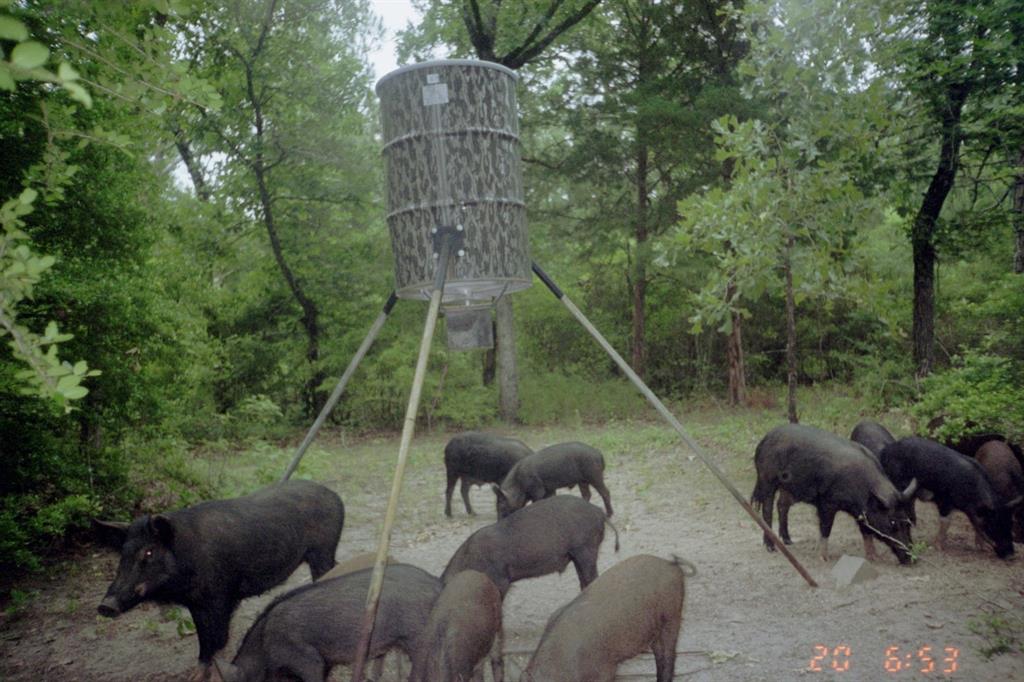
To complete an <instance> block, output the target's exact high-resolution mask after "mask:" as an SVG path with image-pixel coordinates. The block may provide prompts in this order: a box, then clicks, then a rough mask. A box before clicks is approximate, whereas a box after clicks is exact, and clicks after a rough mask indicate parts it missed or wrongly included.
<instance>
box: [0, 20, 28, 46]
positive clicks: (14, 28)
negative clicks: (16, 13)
mask: <svg viewBox="0 0 1024 682" xmlns="http://www.w3.org/2000/svg"><path fill="white" fill-rule="evenodd" d="M0 39H3V40H14V41H17V42H19V43H20V42H21V41H23V40H28V29H27V28H25V24H23V23H21V22H20V21H18V20H17V19H15V18H14V17H5V16H0Z"/></svg>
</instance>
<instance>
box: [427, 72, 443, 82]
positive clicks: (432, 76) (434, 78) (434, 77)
mask: <svg viewBox="0 0 1024 682" xmlns="http://www.w3.org/2000/svg"><path fill="white" fill-rule="evenodd" d="M427 82H428V83H431V84H433V83H440V82H441V74H438V73H428V74H427Z"/></svg>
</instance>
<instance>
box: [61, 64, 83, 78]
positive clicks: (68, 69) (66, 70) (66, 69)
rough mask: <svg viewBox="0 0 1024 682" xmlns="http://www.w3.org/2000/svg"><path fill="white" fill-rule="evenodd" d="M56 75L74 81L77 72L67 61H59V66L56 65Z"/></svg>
mask: <svg viewBox="0 0 1024 682" xmlns="http://www.w3.org/2000/svg"><path fill="white" fill-rule="evenodd" d="M57 77H58V78H60V79H61V80H62V81H76V80H78V72H77V71H75V69H74V67H73V66H71V65H70V64H68V63H67V62H61V63H60V66H58V67H57Z"/></svg>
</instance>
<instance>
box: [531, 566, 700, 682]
mask: <svg viewBox="0 0 1024 682" xmlns="http://www.w3.org/2000/svg"><path fill="white" fill-rule="evenodd" d="M691 568H692V567H691ZM689 575H693V573H692V572H691V573H689ZM684 596H685V581H684V573H683V571H682V569H681V568H680V566H679V563H678V560H677V562H672V561H666V560H664V559H659V558H658V557H656V556H651V555H650V554H640V555H637V556H632V557H630V558H628V559H626V560H625V561H621V562H619V563H618V564H616V565H615V566H612V567H611V568H609V569H608V570H607V571H605V572H604V573H602V574H601V577H599V578H598V579H597V580H595V581H594V582H592V583H591V584H590V585H588V586H587V589H585V590H583V592H581V593H580V594H579V596H577V597H576V599H574V600H573V601H571V602H570V603H568V604H566V605H565V606H563V607H562V608H561V609H559V610H558V611H556V612H555V613H554V614H553V615H552V616H551V618H550V619H549V620H548V624H547V627H545V628H544V634H543V636H542V637H541V640H540V645H539V646H538V647H537V650H536V651H535V652H534V654H533V657H532V658H531V659H530V662H529V664H527V666H526V669H525V670H524V671H523V675H522V677H520V678H519V681H520V682H549V681H551V680H558V682H612V680H614V679H615V671H616V669H617V668H618V666H619V664H620V663H622V662H623V661H626V660H628V659H630V658H633V657H634V656H636V655H638V654H640V653H642V652H644V651H648V650H650V651H653V653H654V664H655V667H656V670H657V675H658V678H657V679H658V682H669V681H670V680H672V678H673V675H674V672H675V663H676V640H677V639H678V637H679V627H680V625H681V623H682V618H683V599H684Z"/></svg>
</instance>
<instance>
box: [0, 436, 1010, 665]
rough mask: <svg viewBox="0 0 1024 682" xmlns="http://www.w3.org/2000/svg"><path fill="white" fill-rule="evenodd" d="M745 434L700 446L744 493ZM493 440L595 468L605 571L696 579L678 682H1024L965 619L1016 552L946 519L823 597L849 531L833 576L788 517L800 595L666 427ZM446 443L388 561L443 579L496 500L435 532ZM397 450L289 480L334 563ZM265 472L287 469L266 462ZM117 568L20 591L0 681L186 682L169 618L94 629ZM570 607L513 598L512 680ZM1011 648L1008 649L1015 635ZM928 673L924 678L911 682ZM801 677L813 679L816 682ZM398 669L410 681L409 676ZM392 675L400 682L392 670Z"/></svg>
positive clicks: (410, 490)
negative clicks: (306, 492) (305, 496)
mask: <svg viewBox="0 0 1024 682" xmlns="http://www.w3.org/2000/svg"><path fill="white" fill-rule="evenodd" d="M751 422H752V423H751V424H750V425H749V426H748V427H745V428H738V429H735V430H733V431H730V432H727V433H724V434H723V433H722V430H721V429H719V430H718V431H717V432H706V433H702V432H701V431H700V429H698V430H697V432H696V435H697V438H698V440H699V441H701V442H702V443H703V445H704V446H705V447H706V448H707V449H708V450H709V452H711V453H713V455H714V456H715V457H716V458H717V460H718V462H719V464H720V465H721V466H722V467H723V469H724V470H725V471H726V473H727V474H728V475H729V476H730V477H731V478H732V480H733V482H734V483H735V484H736V485H737V486H738V487H739V489H740V490H741V492H743V493H744V494H748V493H749V490H750V489H751V487H752V485H753V481H754V469H753V463H752V453H753V448H754V445H755V444H756V441H757V438H758V435H759V434H762V433H764V432H765V431H767V429H766V428H763V424H764V423H766V422H763V420H762V418H761V417H757V418H752V420H751ZM836 430H837V431H839V429H836ZM727 431H728V429H727ZM506 433H508V435H513V436H515V437H517V438H521V439H522V440H524V441H525V442H527V443H528V444H530V445H531V446H533V447H540V446H541V445H546V444H550V443H554V442H559V441H563V440H570V439H579V440H584V441H586V442H589V443H591V444H593V445H595V446H596V447H598V448H600V449H602V450H603V451H604V454H605V456H606V458H607V461H608V468H607V473H606V482H607V484H608V487H609V489H610V490H611V495H612V501H613V504H614V506H615V509H616V514H615V517H614V519H613V520H614V522H615V524H616V526H617V527H618V529H619V534H620V538H621V543H622V549H621V551H620V552H619V553H618V554H616V553H615V552H614V551H613V539H612V538H611V533H608V536H606V539H605V542H604V545H603V546H602V552H601V557H600V561H599V568H600V569H601V570H604V569H606V568H608V567H609V566H611V565H612V564H614V563H617V562H618V561H620V560H622V559H623V558H625V557H628V556H630V555H632V554H638V553H644V552H646V553H651V554H656V555H659V556H663V557H667V556H668V555H670V554H678V555H680V556H682V557H684V558H686V559H688V560H690V561H691V562H693V563H694V564H695V565H696V566H697V569H698V571H699V573H698V575H697V577H696V578H693V579H690V580H689V581H688V582H687V596H686V608H685V612H684V617H683V627H682V634H681V635H680V638H679V643H678V647H677V650H678V651H680V652H682V653H681V655H680V656H679V658H678V660H677V665H676V677H677V679H692V680H741V681H746V680H783V679H798V678H799V679H815V678H833V677H835V678H841V679H846V680H877V679H883V678H888V677H891V678H894V679H931V678H940V677H952V678H956V679H965V680H981V679H984V680H1011V679H1024V657H1022V656H1021V655H1020V654H1004V655H1000V656H996V657H995V658H993V659H991V660H986V659H985V658H984V657H983V656H982V655H981V654H980V653H979V650H980V649H982V648H983V647H985V646H988V645H990V644H992V640H991V638H988V639H986V638H984V637H982V636H979V635H977V634H974V633H972V632H971V630H970V629H969V627H968V620H969V619H972V618H974V619H977V618H979V617H984V616H985V615H986V614H989V613H996V614H999V615H1000V616H1002V617H1007V618H1011V619H1014V618H1016V619H1020V618H1022V617H1024V570H1022V565H1024V564H1022V559H1021V558H1020V555H1021V552H1024V547H1022V546H1020V545H1018V555H1017V558H1016V559H1014V560H1013V561H1010V562H1005V561H1001V560H998V559H996V558H995V556H994V554H993V553H991V552H981V551H978V550H975V549H974V547H973V533H972V531H971V530H970V528H969V526H968V523H967V520H966V518H965V517H963V516H962V515H959V514H957V515H955V520H954V523H953V525H952V527H951V529H950V538H951V543H950V544H951V549H950V550H949V551H948V552H947V553H944V554H942V553H939V552H937V551H936V550H934V549H929V550H927V551H926V552H925V554H924V556H923V561H922V562H921V563H919V564H918V565H916V566H913V567H900V566H898V565H897V563H896V560H895V557H894V556H893V555H892V553H891V552H890V551H889V550H888V549H887V548H885V547H884V545H881V544H880V543H879V544H878V550H879V554H880V556H881V559H880V561H879V562H877V563H876V564H874V566H875V568H876V569H877V570H878V571H879V573H880V575H879V577H878V578H876V579H874V580H871V581H869V582H866V583H863V584H859V585H854V586H851V587H847V588H843V589H836V588H835V585H834V581H833V580H832V578H831V575H830V570H831V567H832V565H833V564H834V563H835V559H838V557H839V556H840V555H841V554H843V553H845V554H852V555H856V556H860V555H861V554H862V545H861V541H860V534H859V533H858V532H857V528H856V525H855V523H854V522H853V520H852V519H850V518H849V517H848V516H844V515H840V516H839V517H838V518H837V521H836V525H835V528H834V530H833V533H832V538H831V543H830V551H831V553H832V557H833V561H832V562H830V563H829V564H825V563H823V562H822V561H821V560H820V559H818V558H817V549H816V540H817V522H816V517H815V514H814V510H813V508H812V507H810V506H808V505H798V506H796V507H794V509H793V512H792V514H791V519H790V523H791V531H792V534H793V538H794V542H795V544H794V545H793V551H794V553H795V554H796V556H797V557H798V558H799V559H800V561H801V562H803V564H804V565H805V566H806V567H807V569H808V570H809V571H810V572H811V574H812V575H813V576H814V578H815V579H816V580H817V581H818V583H819V584H820V587H819V588H818V589H812V588H810V587H808V586H807V585H806V584H805V583H804V581H803V580H802V579H801V578H800V576H799V575H798V574H797V573H796V572H795V571H794V570H793V569H792V567H790V565H789V563H788V562H787V561H786V560H785V558H783V557H782V556H781V555H779V554H777V553H776V554H769V553H767V552H766V551H765V549H764V547H763V546H762V544H761V532H760V530H759V529H758V528H757V526H756V525H755V524H754V522H753V521H752V520H751V519H750V518H749V517H748V516H747V515H746V514H745V512H743V510H742V509H741V508H740V507H739V505H737V504H736V503H735V502H734V501H733V500H732V498H731V497H730V496H729V495H728V493H726V492H725V491H724V489H722V487H721V486H720V484H719V483H718V482H717V481H716V480H715V479H714V478H713V476H712V475H711V474H710V473H709V472H708V471H707V470H706V469H705V467H704V466H703V464H702V463H701V462H700V461H699V460H697V459H694V458H692V457H691V456H690V453H689V452H688V451H687V450H686V448H685V446H683V445H682V444H681V443H679V444H678V445H677V444H676V443H675V436H674V434H672V433H671V432H669V430H668V429H667V428H662V427H661V426H660V425H650V424H641V425H639V426H638V425H625V426H624V425H621V424H619V425H611V426H592V425H587V426H585V427H580V428H575V429H573V428H568V427H563V428H559V429H546V430H544V429H532V430H527V429H513V430H510V431H506ZM449 436H450V434H449V435H438V434H433V435H426V436H424V437H421V438H417V440H416V443H415V444H414V452H413V460H412V462H411V463H410V469H409V473H408V475H407V480H406V483H405V486H404V489H403V498H402V505H401V511H400V514H399V519H398V522H397V524H396V528H395V532H394V535H393V538H392V549H391V553H392V554H393V555H394V556H395V557H397V558H398V559H399V560H402V561H406V562H409V563H413V564H416V565H418V566H421V567H422V568H424V569H426V570H428V571H430V572H432V573H434V574H440V572H441V571H442V569H443V568H444V566H445V564H446V562H447V560H448V558H449V557H450V556H451V554H452V553H453V552H454V551H455V549H456V548H457V547H458V545H459V544H460V543H461V542H462V541H463V539H465V537H466V536H467V535H468V534H469V533H470V532H472V531H473V530H474V529H476V528H478V527H480V526H482V525H484V524H487V523H491V522H493V521H494V501H493V500H494V498H493V495H492V493H491V492H490V491H489V490H488V489H482V488H475V489H474V491H473V497H472V502H473V505H474V507H475V508H476V510H477V511H478V516H476V517H467V516H466V515H465V511H464V510H463V508H462V504H461V500H459V499H458V497H457V495H456V500H454V501H453V502H454V503H453V510H454V514H455V516H454V518H453V519H446V518H445V517H444V514H443V506H444V500H443V492H444V468H443V465H442V463H441V462H442V460H441V452H442V449H443V446H444V443H445V442H446V441H447V439H448V437H449ZM726 441H727V442H726ZM397 443H398V438H397V437H387V438H378V439H365V440H363V441H358V442H356V443H351V444H349V443H346V444H345V445H342V443H339V442H338V441H337V440H332V438H331V437H327V438H325V439H324V440H322V441H321V445H320V446H319V448H318V449H315V450H314V451H313V452H312V453H311V455H310V459H311V460H313V461H312V462H311V463H309V464H307V463H304V467H306V466H308V467H309V468H308V469H306V470H305V473H304V472H303V471H300V475H303V476H309V477H312V478H316V479H318V480H321V481H324V482H326V483H327V484H328V485H331V486H332V487H334V488H335V489H337V490H338V491H339V492H340V493H341V495H342V498H343V499H344V500H345V504H346V507H347V511H348V518H347V520H346V526H345V530H344V532H343V533H342V538H341V543H340V545H339V547H338V558H339V559H344V558H347V557H348V556H351V555H353V554H356V553H359V552H363V551H368V550H371V549H373V547H374V546H375V543H376V539H377V535H378V533H379V532H380V520H381V519H382V517H383V510H384V506H385V503H386V499H385V498H386V492H385V491H386V490H388V489H389V487H390V467H391V463H393V461H394V457H395V453H396V452H397ZM286 456H287V453H282V454H281V456H280V457H281V458H284V457H286ZM271 464H272V466H270V468H272V469H274V470H276V471H281V470H283V465H281V466H280V468H277V465H278V463H277V462H276V461H275V462H272V463H271ZM310 472H312V473H310ZM568 494H574V493H568ZM598 501H599V500H598ZM918 516H919V521H918V526H917V528H916V529H915V534H914V537H915V539H924V540H929V541H930V540H931V539H932V538H933V537H934V534H935V532H936V529H937V515H936V513H935V510H934V505H929V504H924V503H919V504H918ZM115 568H116V560H115V557H114V556H113V555H112V554H108V553H106V552H103V551H100V550H92V551H90V552H88V553H85V554H83V555H82V556H80V557H79V558H78V559H76V560H74V561H72V562H69V564H68V565H67V568H66V571H65V573H64V574H63V575H60V576H57V577H54V578H51V579H49V580H40V581H36V582H33V583H31V584H28V583H26V584H24V585H22V586H20V589H21V590H24V591H28V590H35V591H37V594H36V595H35V597H34V598H33V599H31V600H30V601H29V602H28V604H27V605H25V606H24V607H22V608H19V609H16V610H14V611H15V612H14V613H13V614H8V615H5V616H3V621H2V622H0V627H2V634H0V679H3V680H10V681H11V682H16V681H20V680H26V681H27V680H68V681H71V680H79V681H83V682H84V681H93V680H97V681H98V680H111V681H122V680H153V681H156V680H181V679H184V677H185V675H186V674H187V673H188V672H189V671H190V670H191V668H192V667H193V665H194V662H195V657H196V654H197V652H198V646H197V643H196V639H195V636H194V635H192V636H184V637H182V636H179V634H178V628H179V625H180V623H179V620H180V619H179V618H176V617H174V616H173V615H169V613H168V609H166V608H161V607H157V606H154V605H144V606H141V607H138V608H136V609H134V610H133V611H131V612H129V613H127V614H125V615H123V616H121V617H120V618H118V619H116V620H107V619H104V618H101V617H99V616H97V615H96V611H95V608H96V605H97V604H98V603H99V601H100V599H101V598H102V596H103V593H104V591H105V590H106V587H107V585H108V583H109V581H110V580H111V578H112V577H113V574H114V571H115ZM308 580H309V573H308V571H307V570H306V568H305V567H302V568H300V569H299V571H297V572H296V574H295V575H293V576H292V578H291V579H290V580H289V581H288V584H287V585H285V586H282V587H280V588H278V589H277V590H274V591H273V592H272V593H268V594H266V595H263V596H262V597H260V598H256V599H250V600H248V601H246V602H244V603H243V604H242V606H241V608H240V609H239V610H238V611H237V612H236V614H235V617H234V620H233V621H232V639H231V642H230V643H229V645H228V647H227V649H226V650H225V651H223V652H222V653H221V657H226V658H230V657H231V656H232V655H233V653H234V650H235V649H236V647H237V646H238V642H239V640H240V638H241V636H242V635H243V634H244V633H245V630H246V629H247V627H248V625H249V624H250V623H251V622H252V621H253V619H254V618H255V617H256V615H257V614H258V613H259V611H260V609H261V608H262V607H263V606H264V605H265V604H266V603H267V602H268V601H269V600H270V599H271V598H272V597H273V596H274V595H276V594H279V593H280V592H281V591H283V590H285V589H288V588H290V587H293V586H295V585H297V584H300V583H304V582H307V581H308ZM578 590H579V586H578V583H577V579H576V575H575V572H574V571H573V570H572V569H571V568H570V569H569V570H568V571H566V572H565V573H564V574H562V575H557V576H547V577H544V578H539V579H534V580H528V581H523V582H520V583H517V584H516V585H515V587H513V589H512V591H511V592H510V594H509V596H508V598H507V599H506V602H505V607H504V614H505V615H504V617H505V627H506V633H507V634H506V649H507V650H508V651H509V652H510V655H509V656H508V659H507V660H508V667H509V673H510V674H509V675H508V678H509V679H511V680H515V679H517V678H518V674H519V670H520V669H521V668H522V667H523V666H524V665H525V664H526V661H527V659H528V656H529V652H530V651H532V649H533V648H534V647H535V645H536V643H537V641H538V639H539V637H540V634H541V632H542V630H543V627H544V624H545V622H546V621H547V618H548V616H549V615H550V614H551V613H552V612H553V611H554V610H555V609H556V608H557V607H558V606H560V605H561V604H563V603H565V602H567V601H569V600H570V599H572V598H573V597H574V596H575V595H576V593H577V592H578ZM1016 632H1017V633H1018V634H1019V633H1020V632H1021V627H1020V625H1019V621H1018V626H1017V629H1016ZM816 646H820V647H824V648H825V650H827V655H824V656H822V657H820V658H819V659H817V663H815V662H814V661H813V659H814V657H815V654H816V651H817V652H820V651H822V649H818V650H816V648H815V647H816ZM890 647H898V650H895V651H893V650H890V653H892V654H894V655H895V658H893V657H890V658H889V659H888V672H887V668H886V663H887V659H886V653H887V650H888V649H889V648H890ZM925 647H930V649H925ZM954 648H955V650H956V652H957V653H956V654H955V655H954V653H953V649H954ZM919 653H920V656H919V655H918V654H919ZM928 659H930V660H931V664H930V665H931V666H932V671H931V672H927V673H926V672H921V671H922V670H926V669H927V668H928V666H929V662H928ZM814 665H816V666H819V667H820V668H821V672H815V671H813V670H812V666H814ZM954 667H955V671H953V672H948V671H951V670H953V668H954ZM403 670H404V671H405V672H406V673H408V665H407V664H405V665H404V667H403ZM653 671H654V663H653V658H652V657H651V656H650V655H649V654H648V655H646V656H642V657H640V658H638V659H635V660H633V661H631V662H629V663H627V664H625V665H623V666H622V667H620V670H619V674H620V678H621V679H653ZM943 671H947V672H945V673H944V672H943ZM389 675H390V677H389V678H388V679H396V676H395V673H394V670H393V668H392V667H390V664H389ZM332 679H335V680H347V679H348V671H347V670H342V669H339V670H336V671H335V672H334V674H333V676H332Z"/></svg>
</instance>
